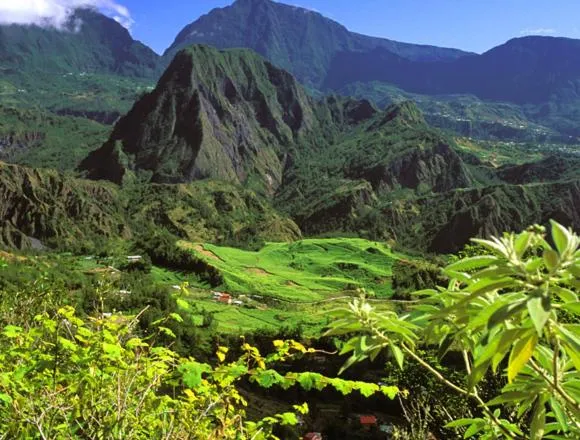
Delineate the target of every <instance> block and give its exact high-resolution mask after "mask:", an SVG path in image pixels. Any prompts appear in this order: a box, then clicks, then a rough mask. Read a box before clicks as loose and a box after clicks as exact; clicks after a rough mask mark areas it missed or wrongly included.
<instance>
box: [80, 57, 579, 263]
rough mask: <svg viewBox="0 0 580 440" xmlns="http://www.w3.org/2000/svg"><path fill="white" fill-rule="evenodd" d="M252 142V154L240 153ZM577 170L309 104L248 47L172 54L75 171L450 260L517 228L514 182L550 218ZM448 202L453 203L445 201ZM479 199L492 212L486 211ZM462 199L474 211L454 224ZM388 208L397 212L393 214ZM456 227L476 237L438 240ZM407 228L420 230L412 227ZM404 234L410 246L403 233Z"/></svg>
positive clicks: (563, 162) (337, 102) (340, 104)
mask: <svg viewBox="0 0 580 440" xmlns="http://www.w3.org/2000/svg"><path fill="white" fill-rule="evenodd" d="M208 72H209V74H208ZM236 122H237V123H236ZM135 127H139V130H135ZM247 145H251V146H252V149H249V148H237V149H235V148H232V147H234V146H238V147H240V146H243V147H246V146H247ZM200 158H201V159H200ZM264 158H269V159H271V160H270V161H265V160H263V159H264ZM554 160H555V161H556V162H557V163H559V164H560V167H559V168H558V172H557V173H555V172H553V171H552V168H553V167H552V165H551V164H552V162H553V161H554ZM198 161H199V162H198ZM551 161H552V162H551ZM575 164H576V161H575V159H574V160H572V159H569V160H568V159H549V158H548V159H545V160H544V162H538V163H536V164H523V165H519V166H517V167H514V168H511V169H510V168H509V167H507V166H506V167H503V168H496V167H494V166H491V165H489V164H486V163H484V162H482V161H481V160H479V159H478V158H477V157H476V156H474V155H473V154H471V153H469V152H467V151H465V149H463V148H462V147H460V146H459V145H458V144H457V143H456V142H455V140H454V139H453V138H452V137H450V136H448V135H445V134H443V133H442V132H440V131H439V130H436V129H433V128H432V127H430V126H429V125H428V124H427V123H426V122H425V119H424V117H423V115H422V113H421V111H420V110H419V109H418V108H417V106H416V105H415V104H413V103H411V102H408V101H407V102H402V103H400V104H396V105H392V106H390V107H389V108H387V109H386V110H385V111H379V110H377V109H376V108H374V107H373V106H372V105H371V104H370V103H369V102H368V101H353V100H350V101H349V100H344V99H342V98H335V97H330V98H326V99H323V100H320V101H314V100H313V99H312V98H309V97H308V95H307V94H306V92H305V91H304V90H303V89H302V87H301V86H300V85H298V84H297V83H296V82H295V80H294V79H293V78H292V77H291V76H290V75H289V74H287V73H286V72H284V71H282V70H280V69H277V68H274V67H273V66H272V65H271V64H270V63H268V62H266V61H264V60H263V59H262V58H260V57H258V56H257V55H255V54H254V53H253V52H249V51H247V50H236V49H232V50H226V51H218V50H216V49H212V48H209V47H207V46H195V47H192V48H189V49H186V50H184V51H182V52H180V54H179V55H177V56H176V58H175V60H174V62H173V63H172V65H171V66H170V67H169V68H168V70H167V71H166V73H165V74H164V76H163V78H162V79H161V81H160V82H159V84H158V87H157V88H156V89H155V90H154V91H153V92H151V93H150V94H149V95H147V96H145V97H144V98H142V100H141V101H139V102H138V103H137V104H136V105H135V106H134V108H133V110H132V111H131V112H130V113H129V114H128V115H127V116H126V117H125V118H123V119H122V120H121V121H119V123H118V124H117V126H116V127H115V129H114V131H113V134H112V136H111V139H110V140H109V141H108V142H107V143H105V145H104V146H103V147H102V148H101V149H99V150H97V151H95V152H93V153H91V154H90V155H89V156H88V158H87V159H86V160H85V161H83V163H82V165H81V167H82V169H84V170H85V171H86V173H87V176H88V177H91V178H97V179H108V180H112V181H113V182H116V183H119V184H124V185H128V184H133V185H134V184H138V183H136V182H147V181H151V182H174V183H175V182H191V181H199V180H201V181H203V180H204V179H207V178H212V179H220V180H226V181H230V182H232V183H234V184H236V185H240V184H241V185H243V186H245V187H246V188H248V189H251V190H254V191H257V192H258V193H259V194H261V195H262V196H263V197H265V200H264V203H272V204H273V205H274V206H275V207H276V208H277V209H278V210H279V211H281V212H283V213H284V215H285V216H287V217H290V218H292V219H293V220H294V221H295V222H296V223H297V224H298V226H299V227H300V229H301V230H302V232H303V233H304V234H306V235H308V236H311V235H317V234H329V233H330V234H333V233H344V234H355V235H362V236H364V237H369V238H380V239H388V238H395V237H396V238H397V240H400V241H402V242H404V243H405V245H406V246H410V247H413V246H416V247H417V248H419V249H422V250H426V249H428V250H431V251H442V250H445V251H449V250H457V249H458V248H459V247H460V246H461V245H463V244H464V243H465V240H467V239H468V238H469V237H470V236H471V235H473V234H484V235H485V234H488V233H490V232H497V231H500V230H505V229H511V228H517V227H521V226H522V221H521V219H522V218H524V217H523V216H522V215H517V216H515V215H514V213H513V211H512V208H511V206H512V205H513V206H519V205H518V203H520V202H518V200H517V199H515V198H517V197H520V194H518V193H517V191H515V190H514V189H513V188H514V186H513V184H514V183H516V184H520V183H523V184H525V185H524V186H523V187H525V191H526V192H525V194H526V197H525V199H526V200H532V202H530V204H529V206H528V205H526V204H523V205H522V209H524V210H526V212H529V213H530V215H529V216H525V218H526V219H529V220H532V219H534V218H537V221H542V222H544V221H547V216H548V214H547V212H548V211H547V210H548V207H549V206H553V203H556V204H557V202H558V201H559V200H561V199H560V198H558V197H557V196H555V195H554V194H553V193H551V192H550V191H548V190H545V191H544V190H540V188H542V184H544V185H548V186H546V188H547V187H549V184H548V182H554V181H560V180H566V181H568V182H575V181H576V180H577V179H578V178H580V175H579V173H578V168H577V167H576V166H575ZM236 165H237V166H238V168H237V169H236ZM518 167H519V168H518ZM203 170H206V171H205V172H203ZM240 170H242V172H240ZM525 170H528V171H525ZM169 173H173V174H169ZM517 176H519V177H521V178H523V179H524V180H522V181H521V182H520V181H518V180H517ZM523 176H526V177H523ZM565 185H568V183H566V184H565ZM570 185H572V183H570ZM488 188H494V189H489V190H488ZM565 188H568V187H567V186H565ZM571 191H572V194H575V193H574V191H575V190H574V189H572V190H571ZM528 194H530V195H529V197H528V196H527V195H528ZM547 194H549V196H548V195H547ZM442 197H450V198H452V199H453V200H455V202H453V203H452V204H449V203H442V201H441V200H442V199H441V198H442ZM544 197H550V198H553V200H555V202H553V203H552V202H551V201H550V202H549V203H548V201H547V200H544ZM562 197H566V196H562ZM570 197H571V198H572V202H571V203H569V204H568V205H566V206H565V207H562V209H560V210H559V211H558V210H557V209H556V208H550V211H549V212H550V213H552V214H554V215H557V216H558V217H559V218H563V219H566V220H567V221H568V222H569V223H570V224H576V223H577V221H578V218H577V216H576V215H574V214H573V210H574V209H576V207H577V203H576V201H575V195H572V196H570ZM464 199H465V201H464ZM466 200H469V202H467V201H466ZM480 200H482V202H481V203H484V204H485V203H491V204H492V205H493V207H494V208H493V212H496V215H487V214H485V215H484V214H482V212H483V211H482V210H481V209H480V208H481V206H482V205H481V203H480ZM490 200H491V202H489V201H490ZM432 201H437V202H436V203H435V202H434V203H431V202H432ZM464 203H465V204H467V205H468V206H472V205H473V207H474V211H469V212H468V213H467V214H465V215H463V216H462V217H461V216H460V217H457V216H454V212H455V211H454V209H455V208H457V210H458V211H459V210H462V209H464V208H461V206H463V204H464ZM544 203H546V208H545V209H544V208H543V207H542V206H543V204H544ZM394 206H401V211H398V210H395V211H390V210H391V209H392V207H394ZM454 207H455V208H454ZM385 210H386V211H385ZM407 210H409V213H406V211H407ZM570 210H572V213H571V212H570ZM417 212H421V215H420V216H419V217H417V218H415V217H414V216H413V215H411V214H412V213H417ZM407 215H411V216H410V217H406V216H407ZM385 218H387V219H389V220H385ZM403 219H404V220H403ZM462 222H464V224H463V223H462ZM482 222H483V223H482ZM510 222H511V223H510ZM401 224H402V225H404V227H403V228H402V227H401V226H400V225H401ZM451 224H453V225H454V226H453V228H459V229H460V230H466V231H469V232H470V233H469V234H460V236H461V237H462V238H461V239H458V240H456V241H453V240H451V241H448V242H440V241H438V239H437V237H439V235H440V234H443V232H442V231H445V230H448V228H450V227H451V226H450V225H451ZM409 225H415V226H414V227H413V228H414V229H413V231H414V232H413V231H407V230H406V229H405V228H406V227H409ZM510 225H512V226H510ZM423 228H426V229H427V230H428V231H430V232H422V236H423V238H421V239H419V237H417V236H416V235H413V234H415V233H416V231H418V230H423ZM446 228H447V229H446ZM402 231H404V234H406V235H407V236H413V237H414V240H405V239H404V238H402V237H400V235H401V234H402V233H403V232H402ZM405 231H406V232H405ZM411 232H413V233H411ZM429 237H431V238H429Z"/></svg>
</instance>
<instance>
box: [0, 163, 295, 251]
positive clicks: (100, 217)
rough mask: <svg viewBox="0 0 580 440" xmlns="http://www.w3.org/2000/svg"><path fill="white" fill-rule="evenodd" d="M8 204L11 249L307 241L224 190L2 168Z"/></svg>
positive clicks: (286, 223)
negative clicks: (162, 236) (156, 240)
mask: <svg viewBox="0 0 580 440" xmlns="http://www.w3.org/2000/svg"><path fill="white" fill-rule="evenodd" d="M0 202H1V203H0V220H1V221H0V246H5V247H11V248H24V249H25V248H30V247H33V246H36V247H38V246H48V247H51V248H58V249H65V250H75V251H81V252H93V251H94V250H95V249H100V248H101V247H102V246H112V245H113V244H114V243H119V244H120V245H121V246H127V245H128V243H129V242H132V241H135V240H139V239H143V240H148V239H149V238H151V234H152V233H153V231H157V232H159V231H164V232H165V233H167V234H170V235H171V236H173V237H174V240H177V239H179V238H182V239H186V240H190V241H194V242H205V241H212V242H217V243H238V244H239V243H247V242H260V241H287V240H293V239H297V238H300V236H301V234H300V230H299V229H298V227H297V226H296V225H295V224H294V223H293V222H292V221H291V220H289V219H288V218H287V217H284V216H281V215H280V214H278V213H276V212H275V211H274V210H273V209H272V208H271V207H270V206H268V204H267V203H264V202H263V201H262V200H261V199H260V198H258V197H257V196H256V195H255V194H253V193H252V192H250V191H247V190H244V189H242V188H240V187H236V186H233V185H229V184H226V183H224V182H212V181H203V182H195V183H192V184H189V185H143V186H137V187H126V188H121V187H119V186H117V185H114V184H112V183H110V182H104V181H101V182H95V181H91V180H82V179H77V178H74V177H71V176H67V175H64V174H61V173H58V172H56V171H54V170H41V169H33V168H28V167H22V166H18V165H9V164H5V163H2V162H0ZM107 243H111V244H107ZM122 243H125V244H124V245H123V244H122Z"/></svg>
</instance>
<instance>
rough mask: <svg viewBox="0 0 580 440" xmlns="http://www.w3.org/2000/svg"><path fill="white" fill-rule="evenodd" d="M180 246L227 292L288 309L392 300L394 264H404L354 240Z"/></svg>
mask: <svg viewBox="0 0 580 440" xmlns="http://www.w3.org/2000/svg"><path fill="white" fill-rule="evenodd" d="M179 245H180V246H181V247H184V248H187V249H190V250H191V251H192V252H194V253H195V254H196V256H197V257H198V258H201V259H203V260H204V261H205V262H206V263H208V264H210V265H212V266H214V267H216V268H217V269H218V270H219V271H220V272H221V274H222V276H223V278H224V285H223V286H221V288H222V289H223V290H224V291H226V292H229V293H232V294H236V295H251V296H254V297H255V296H258V297H260V296H262V297H264V298H270V299H277V300H278V301H281V302H288V303H313V302H319V301H325V300H328V299H331V298H334V297H343V296H346V295H356V294H357V290H358V289H365V290H366V291H367V292H369V293H374V295H376V297H377V298H389V297H390V296H391V295H392V293H393V292H392V287H391V275H392V265H393V262H394V261H396V260H398V259H403V258H405V257H404V256H403V255H400V254H396V253H394V252H392V250H391V249H390V248H389V247H387V246H386V245H384V244H381V243H377V242H372V241H368V240H363V239H349V238H337V239H308V240H301V241H296V242H294V243H268V244H267V245H266V246H264V247H263V248H262V249H260V250H259V251H257V252H251V251H244V250H240V249H234V248H227V247H220V246H215V245H211V244H203V245H201V244H191V243H187V242H180V243H179Z"/></svg>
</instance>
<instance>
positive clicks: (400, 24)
mask: <svg viewBox="0 0 580 440" xmlns="http://www.w3.org/2000/svg"><path fill="white" fill-rule="evenodd" d="M232 1H233V0H0V23H2V22H4V23H5V22H17V23H26V22H30V23H37V24H38V23H46V22H48V23H50V24H51V25H54V26H59V25H61V24H62V23H63V22H64V20H65V19H66V16H67V14H68V13H69V11H70V10H71V8H73V7H76V6H88V5H93V6H96V7H98V8H100V9H101V10H102V11H103V12H105V13H106V14H108V15H110V16H112V17H114V18H115V19H117V21H119V22H120V23H122V24H123V25H124V26H125V27H128V28H129V29H130V31H131V33H132V35H133V37H134V38H136V39H138V40H141V41H143V42H144V43H145V44H147V45H148V46H150V47H152V48H153V49H154V50H155V51H156V52H158V53H162V52H163V51H164V50H165V49H166V48H167V47H168V46H169V45H170V44H171V43H172V42H173V39H174V38H175V36H176V35H177V33H178V32H179V31H180V30H181V29H182V28H183V27H184V26H185V25H187V24H188V23H191V22H192V21H195V20H196V19H197V18H198V17H199V16H200V15H202V14H205V13H207V12H209V11H210V10H211V9H213V8H216V7H223V6H226V5H228V4H230V3H231V2H232ZM284 2H285V3H289V4H293V5H296V6H301V7H305V8H308V9H312V10H316V11H318V12H320V13H321V14H323V15H325V16H327V17H329V18H332V19H334V20H336V21H338V22H340V23H342V24H343V25H345V26H346V27H347V28H348V29H350V30H352V31H355V32H359V33H362V34H366V35H372V36H377V37H385V38H390V39H393V40H398V41H405V42H409V43H424V44H433V45H437V46H445V47H455V48H459V49H463V50H467V51H472V52H477V53H482V52H484V51H486V50H489V49H491V48H492V47H494V46H497V45H499V44H502V43H504V42H506V41H507V40H509V39H511V38H514V37H520V36H523V35H553V36H567V37H571V38H580V21H578V17H580V1H579V0H286V1H284Z"/></svg>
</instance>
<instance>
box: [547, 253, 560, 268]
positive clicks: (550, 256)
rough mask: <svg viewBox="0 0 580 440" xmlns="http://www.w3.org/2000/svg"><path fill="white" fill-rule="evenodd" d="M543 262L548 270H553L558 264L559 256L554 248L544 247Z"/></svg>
mask: <svg viewBox="0 0 580 440" xmlns="http://www.w3.org/2000/svg"><path fill="white" fill-rule="evenodd" d="M544 263H546V267H547V268H548V270H549V271H550V272H553V271H554V270H555V269H556V268H557V267H558V264H560V256H559V255H558V252H556V251H555V250H554V249H546V250H545V251H544Z"/></svg>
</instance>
